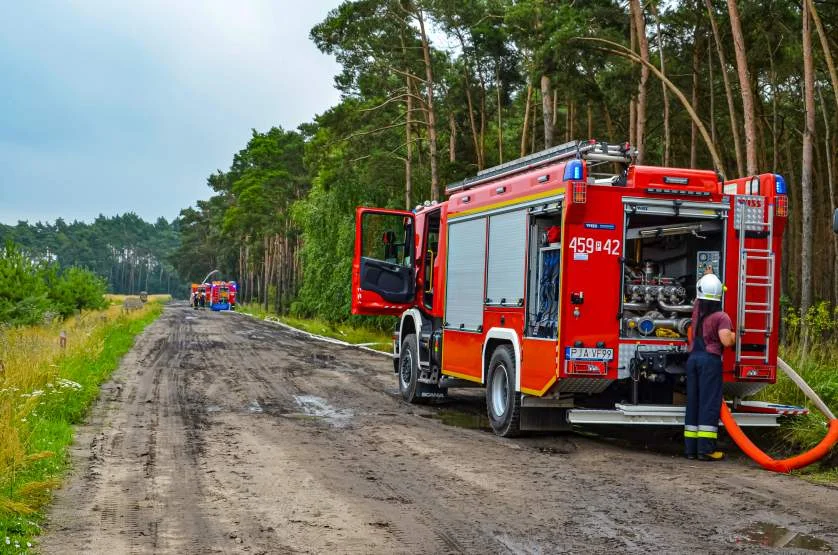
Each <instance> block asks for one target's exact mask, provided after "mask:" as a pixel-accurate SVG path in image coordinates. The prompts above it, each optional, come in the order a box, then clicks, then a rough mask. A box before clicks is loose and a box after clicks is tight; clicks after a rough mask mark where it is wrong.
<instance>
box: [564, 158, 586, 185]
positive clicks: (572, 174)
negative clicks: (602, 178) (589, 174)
mask: <svg viewBox="0 0 838 555" xmlns="http://www.w3.org/2000/svg"><path fill="white" fill-rule="evenodd" d="M580 179H582V160H571V161H570V162H568V163H567V164H566V165H565V167H564V177H563V180H564V181H579V180H580Z"/></svg>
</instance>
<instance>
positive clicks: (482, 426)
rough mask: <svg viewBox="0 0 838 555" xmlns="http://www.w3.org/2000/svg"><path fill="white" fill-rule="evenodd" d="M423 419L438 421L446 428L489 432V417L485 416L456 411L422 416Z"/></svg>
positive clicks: (444, 411) (442, 411)
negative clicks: (452, 427)
mask: <svg viewBox="0 0 838 555" xmlns="http://www.w3.org/2000/svg"><path fill="white" fill-rule="evenodd" d="M421 416H422V417H423V418H431V419H433V420H439V421H440V422H442V423H443V424H445V425H446V426H454V427H456V428H466V429H468V430H484V431H487V430H491V429H492V428H491V425H490V424H489V417H488V416H486V415H485V414H473V413H467V412H459V411H456V410H441V411H439V412H435V413H432V414H423V415H421Z"/></svg>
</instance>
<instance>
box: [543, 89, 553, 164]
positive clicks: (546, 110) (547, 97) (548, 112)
mask: <svg viewBox="0 0 838 555" xmlns="http://www.w3.org/2000/svg"><path fill="white" fill-rule="evenodd" d="M541 115H542V119H543V120H544V148H550V147H551V146H553V89H552V84H551V83H550V76H549V75H547V74H544V75H542V76H541Z"/></svg>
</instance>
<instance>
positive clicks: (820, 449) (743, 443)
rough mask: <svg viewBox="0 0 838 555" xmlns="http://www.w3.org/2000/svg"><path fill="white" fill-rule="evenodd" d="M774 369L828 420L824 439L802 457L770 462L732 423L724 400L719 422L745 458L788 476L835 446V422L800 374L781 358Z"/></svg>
mask: <svg viewBox="0 0 838 555" xmlns="http://www.w3.org/2000/svg"><path fill="white" fill-rule="evenodd" d="M777 366H778V367H779V368H780V370H782V371H783V372H784V373H785V374H786V375H787V376H788V377H789V378H790V379H791V381H793V382H794V383H795V384H796V385H797V387H799V388H800V389H801V390H802V391H803V393H804V394H805V395H806V397H808V399H809V400H810V401H811V402H812V404H814V405H815V406H816V407H818V410H820V411H821V412H822V413H823V414H824V416H826V418H827V420H829V428H828V430H827V433H826V436H825V437H824V438H823V439H822V440H821V442H820V443H818V444H817V445H816V446H814V447H813V448H812V449H810V450H809V451H807V452H805V453H803V454H802V455H797V456H796V457H791V458H790V459H783V460H779V461H778V460H774V459H772V458H771V457H770V456H768V455H767V454H765V452H763V451H762V450H761V449H760V448H759V447H757V446H756V445H754V443H753V442H752V441H751V440H750V439H748V437H747V436H746V435H745V434H744V432H742V429H741V428H740V427H739V424H737V423H736V420H735V419H734V418H733V415H732V414H731V413H730V409H729V408H727V404H726V403H725V402H724V401H722V414H721V416H722V423H723V424H724V426H725V429H726V430H727V433H728V435H729V436H730V437H731V438H732V439H733V441H734V442H735V443H736V445H738V446H739V448H740V449H742V451H743V452H744V453H745V454H746V455H748V456H749V457H751V458H752V459H753V460H754V461H756V462H757V464H759V465H760V466H761V467H763V468H765V469H766V470H771V471H774V472H783V473H788V472H791V471H792V470H795V469H798V468H803V467H804V466H808V465H810V464H812V463H813V462H817V461H819V460H820V459H822V458H823V457H825V456H826V455H827V453H829V450H830V449H832V447H833V446H834V445H835V444H836V443H838V419H836V418H835V415H834V414H832V411H830V410H829V407H828V406H826V403H824V402H823V400H821V398H820V397H818V395H817V394H816V393H815V392H814V391H813V390H812V388H811V387H809V384H807V383H806V382H805V381H804V380H803V378H801V377H800V375H798V373H797V372H795V371H794V370H793V369H792V368H791V366H789V365H788V364H786V362H785V361H784V360H783V359H779V358H778V359H777Z"/></svg>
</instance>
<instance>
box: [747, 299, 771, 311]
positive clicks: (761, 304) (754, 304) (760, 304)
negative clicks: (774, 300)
mask: <svg viewBox="0 0 838 555" xmlns="http://www.w3.org/2000/svg"><path fill="white" fill-rule="evenodd" d="M748 305H751V306H771V305H770V304H769V303H755V302H748V301H745V308H746V309H747V308H748Z"/></svg>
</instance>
